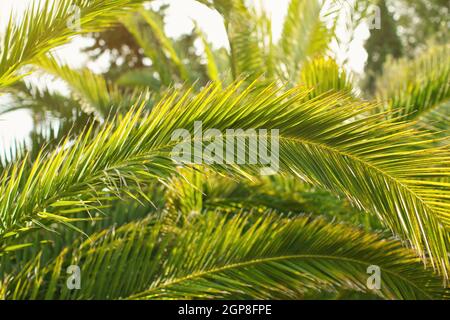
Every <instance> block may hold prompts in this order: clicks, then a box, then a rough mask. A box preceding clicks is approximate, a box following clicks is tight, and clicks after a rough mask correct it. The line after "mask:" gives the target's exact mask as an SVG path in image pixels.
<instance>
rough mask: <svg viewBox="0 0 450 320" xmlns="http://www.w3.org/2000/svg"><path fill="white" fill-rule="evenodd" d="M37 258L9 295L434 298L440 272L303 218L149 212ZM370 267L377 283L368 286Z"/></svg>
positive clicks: (374, 239)
mask: <svg viewBox="0 0 450 320" xmlns="http://www.w3.org/2000/svg"><path fill="white" fill-rule="evenodd" d="M91 239H92V240H87V241H85V242H83V243H81V244H75V245H74V246H73V247H71V248H68V249H64V250H62V251H61V253H60V254H59V255H58V257H56V259H54V261H53V262H52V263H47V264H45V265H44V264H40V258H39V257H37V259H35V260H34V261H32V262H31V263H30V264H29V265H28V266H27V267H26V268H24V269H23V270H21V271H20V272H19V273H18V274H17V275H15V276H14V277H9V278H6V279H7V280H6V281H5V283H4V284H3V287H4V288H3V289H2V290H0V292H3V298H8V299H87V298H89V299H92V298H94V299H104V298H107V299H113V298H122V299H123V298H125V299H179V298H182V299H193V298H203V299H204V298H219V299H220V298H222V299H226V298H229V297H233V299H296V298H301V297H304V296H305V295H308V294H309V295H310V294H311V292H315V291H317V290H321V291H322V292H323V291H325V292H326V291H330V292H333V291H336V290H350V291H357V292H363V293H372V294H376V295H378V296H380V297H382V298H385V299H442V298H445V297H446V296H447V294H448V293H447V292H446V290H445V289H443V288H442V284H441V281H440V278H439V277H437V276H435V275H433V274H432V273H430V272H429V271H425V270H424V269H423V266H422V264H421V263H420V260H419V259H418V258H416V257H415V256H414V254H413V253H412V252H411V251H409V250H407V249H404V248H402V246H401V244H400V243H399V242H397V241H392V240H383V239H381V238H380V237H379V236H378V235H376V234H370V233H365V232H362V231H359V230H357V229H354V228H351V227H348V226H345V225H342V224H336V225H333V224H329V223H327V222H326V221H324V220H322V219H311V218H309V217H296V218H280V217H278V216H274V215H270V214H263V215H257V216H256V215H245V214H238V215H236V216H234V217H232V218H228V217H227V216H221V215H219V214H218V213H205V214H203V215H200V216H198V217H197V218H196V219H195V221H193V222H192V223H191V224H190V227H189V228H182V229H177V230H173V231H171V232H168V231H167V230H166V229H165V228H164V225H161V224H160V223H158V222H154V221H152V220H149V219H145V220H141V221H136V222H133V223H130V224H128V225H125V226H123V227H120V228H118V229H114V228H113V229H110V230H104V231H101V232H99V233H96V234H94V235H92V236H91ZM69 265H78V266H79V267H80V269H81V288H80V289H79V290H68V289H67V287H66V279H67V275H66V274H65V271H64V270H65V268H67V267H68V266H69ZM369 266H377V267H379V269H380V271H381V273H380V276H381V286H380V289H379V290H371V289H369V288H368V286H367V279H368V277H369V276H370V274H368V273H367V269H368V268H369Z"/></svg>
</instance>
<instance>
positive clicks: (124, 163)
mask: <svg viewBox="0 0 450 320" xmlns="http://www.w3.org/2000/svg"><path fill="white" fill-rule="evenodd" d="M141 2H143V1H125V0H117V1H104V0H95V1H81V0H77V1H76V0H64V1H60V2H58V4H54V5H51V3H52V1H50V0H46V1H42V2H41V4H40V5H36V6H33V7H32V8H31V9H30V10H29V11H27V13H26V14H25V16H24V18H23V19H22V20H21V21H15V20H14V19H11V21H10V22H9V23H8V25H7V28H6V32H5V33H4V35H3V38H2V45H1V47H0V50H1V51H0V57H1V58H2V59H1V60H0V90H1V92H2V93H4V94H5V95H8V96H9V97H10V98H11V99H12V100H10V101H12V102H11V104H10V106H9V107H8V108H4V109H3V110H2V112H3V113H6V112H11V111H13V110H16V109H18V108H26V109H28V110H30V112H32V113H33V115H34V116H35V117H34V118H35V129H34V130H33V133H32V138H33V139H32V142H33V143H31V144H30V143H28V144H27V143H18V144H17V145H16V146H15V147H14V148H13V150H5V151H4V152H5V153H6V155H5V156H3V157H2V159H3V164H2V166H1V167H0V170H1V171H0V296H1V297H2V298H4V299H118V298H122V299H123V298H127V299H174V298H175V299H177V298H189V299H198V298H228V299H229V298H231V299H311V298H323V297H327V298H335V299H336V298H342V297H348V296H347V293H348V292H353V294H352V295H351V296H352V297H353V298H361V297H366V296H367V295H370V296H373V297H376V298H383V299H446V298H448V294H449V292H448V286H447V280H448V277H449V271H450V259H449V251H450V237H449V228H450V210H449V209H450V202H449V200H450V184H449V182H448V181H449V180H448V179H449V176H450V149H449V145H448V131H445V130H447V129H448V128H447V127H448V121H445V120H444V118H442V110H446V108H447V109H448V106H449V104H448V91H449V88H448V83H449V75H450V73H449V65H450V64H449V61H448V46H440V47H433V48H430V50H429V52H428V53H424V54H423V56H420V57H417V58H415V59H414V60H399V61H391V60H389V62H388V64H386V65H385V67H384V69H383V71H384V72H383V75H382V76H381V77H380V78H379V79H378V82H377V93H378V94H377V99H378V100H374V101H371V100H368V99H367V96H364V94H363V92H362V93H361V92H360V91H359V90H358V88H357V86H356V84H355V79H354V77H353V76H352V75H351V73H349V72H348V71H347V70H346V69H345V66H341V65H339V64H338V63H337V62H336V61H335V59H333V55H332V54H331V53H330V46H331V42H332V41H335V40H336V32H335V28H336V23H337V21H338V17H339V6H333V5H330V3H328V1H319V0H317V1H303V0H291V2H290V5H289V8H288V14H287V17H286V19H285V22H284V27H283V32H282V35H281V38H280V39H279V40H274V39H273V38H272V32H271V20H270V18H269V15H268V13H267V12H265V11H264V10H263V9H262V8H259V7H257V6H252V5H248V4H247V3H246V2H245V1H243V0H232V1H221V0H214V1H212V0H211V1H209V0H200V1H199V2H201V3H202V4H204V5H206V6H208V7H209V8H211V9H212V10H216V11H217V12H219V13H220V14H221V15H222V17H223V21H224V27H225V29H226V32H227V35H228V40H229V44H230V49H229V50H226V49H223V48H222V49H215V48H214V47H213V46H212V45H211V44H210V43H209V42H208V40H207V37H206V36H205V34H204V32H203V31H202V30H201V29H200V28H199V27H198V26H197V25H195V27H194V29H193V30H192V33H191V35H192V37H194V38H197V39H198V40H199V41H200V42H201V44H202V48H203V57H204V59H203V63H199V60H198V59H197V58H198V56H197V55H192V54H189V53H187V52H184V51H183V48H184V47H183V46H181V45H180V42H179V41H177V40H174V39H171V38H170V37H168V36H167V35H166V34H165V32H164V22H163V20H162V19H161V15H160V14H159V13H158V12H156V11H153V10H152V9H149V8H148V7H140V5H141ZM338 4H339V2H338ZM358 4H359V2H358V1H356V2H355V5H358ZM72 5H77V6H78V8H81V15H80V17H81V25H82V28H81V29H79V30H77V29H73V28H70V27H68V25H67V21H68V20H69V19H70V18H71V15H70V14H71V9H70V8H72ZM136 8H138V10H135V9H136ZM364 10H365V9H364V8H363V9H361V12H363V11H364ZM299 17H302V19H299ZM115 24H120V26H121V27H123V28H126V30H127V32H129V34H131V35H133V37H134V38H135V44H136V45H138V46H140V47H141V49H142V51H139V52H141V53H140V54H142V55H143V56H145V57H146V58H147V59H149V60H150V61H151V65H150V66H148V67H145V66H143V65H139V64H138V65H139V66H141V68H138V69H133V70H131V71H130V70H127V69H126V68H123V67H122V68H120V72H119V74H116V76H115V77H113V78H111V77H108V76H104V75H101V74H95V73H93V72H92V71H91V70H89V69H88V68H83V69H79V70H74V69H72V68H70V67H69V66H67V65H65V64H64V63H62V62H61V61H60V60H59V59H58V58H57V57H55V56H54V54H53V53H52V52H50V50H51V49H52V48H54V47H57V46H59V45H61V44H62V43H65V42H67V41H68V40H69V38H70V37H71V36H73V35H76V34H81V33H89V32H92V31H99V30H102V29H105V28H108V27H110V26H113V27H116V28H117V25H115ZM191 40H192V39H191ZM191 40H190V41H191ZM190 43H191V42H190ZM191 59H192V60H193V61H192V60H191ZM191 62H192V63H191ZM33 72H36V73H42V72H43V73H46V74H51V75H52V76H53V77H55V78H58V79H61V80H63V81H64V82H65V83H66V84H67V86H68V88H69V90H70V95H64V94H60V93H58V92H53V91H51V90H49V89H48V88H46V87H44V88H37V87H34V86H33V85H31V84H29V83H27V79H26V78H24V75H25V73H33ZM387 84H389V85H387ZM48 114H52V115H53V116H54V117H56V118H57V119H58V126H57V127H56V128H55V127H52V125H50V124H49V123H48V120H47V118H48ZM430 114H433V115H434V118H432V117H431V116H430ZM436 117H437V118H438V120H440V122H439V126H437V125H436ZM197 121H202V125H203V130H207V129H218V130H220V131H221V132H225V130H229V129H235V130H234V131H233V133H230V134H229V135H230V136H231V137H232V138H233V139H243V141H247V140H246V139H249V138H250V135H251V134H253V133H252V132H253V131H251V130H252V129H255V131H254V132H256V133H255V134H256V136H257V137H260V138H272V135H273V133H272V131H271V129H278V132H279V136H277V137H278V138H279V162H280V165H279V172H278V173H277V174H276V175H274V176H269V177H261V176H260V169H261V168H260V165H257V164H227V161H226V159H227V156H228V155H229V154H227V152H229V151H227V150H224V152H223V153H215V154H214V155H212V154H210V155H209V156H208V155H205V154H204V155H203V156H204V158H203V161H202V162H201V163H197V164H180V163H175V162H174V161H173V160H172V155H173V148H174V146H175V145H176V143H177V142H176V141H174V140H173V137H172V135H173V133H174V131H175V130H176V129H180V128H184V129H187V130H191V129H193V128H194V126H195V123H196V122H197ZM438 127H439V132H438ZM238 129H242V130H238ZM259 129H263V130H266V131H263V130H259ZM258 130H259V131H258ZM249 141H250V140H248V142H245V143H247V144H248V143H250V142H249ZM188 142H196V143H192V153H193V154H194V155H195V154H197V151H203V148H204V146H205V145H208V144H209V143H210V142H211V141H210V139H209V138H208V137H207V136H202V137H201V138H198V137H194V138H190V140H189V141H188ZM245 152H246V153H245V158H250V157H251V155H250V153H249V151H248V150H246V149H245ZM71 265H79V266H80V267H81V270H82V273H83V283H82V287H81V289H80V290H70V289H69V288H68V287H67V286H66V278H67V275H66V272H65V270H66V268H67V267H68V266H71ZM369 266H377V267H379V268H380V270H381V274H382V285H381V287H380V288H379V289H377V290H372V289H370V288H369V287H368V286H367V285H366V281H367V277H368V274H367V268H368V267H369Z"/></svg>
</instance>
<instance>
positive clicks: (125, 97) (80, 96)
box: [34, 56, 138, 121]
mask: <svg viewBox="0 0 450 320" xmlns="http://www.w3.org/2000/svg"><path fill="white" fill-rule="evenodd" d="M34 64H35V65H36V66H38V67H39V68H40V69H42V70H44V71H45V72H47V73H49V74H52V75H53V76H56V77H58V78H59V79H62V80H63V81H65V82H66V83H67V85H68V86H69V88H70V89H71V90H72V92H73V93H74V96H75V98H76V99H77V100H79V101H80V107H81V109H82V110H83V111H84V112H85V113H87V114H94V115H95V116H96V118H97V119H99V120H100V121H101V120H103V119H105V118H106V117H108V116H109V115H111V114H116V113H117V112H119V111H123V110H124V109H125V110H127V109H128V108H130V106H131V105H132V104H133V102H135V101H136V99H137V96H138V94H137V93H138V91H137V90H135V91H134V92H130V91H128V92H126V91H124V90H121V89H120V88H119V87H118V86H117V85H116V84H114V83H110V82H109V81H107V80H106V79H105V78H104V77H103V76H101V75H98V74H94V73H93V72H92V71H91V70H89V69H88V68H83V69H81V70H74V69H72V68H70V67H69V66H67V65H64V64H62V63H61V62H60V61H58V60H57V59H56V58H55V57H53V56H42V57H40V58H39V59H38V60H36V62H35V63H34Z"/></svg>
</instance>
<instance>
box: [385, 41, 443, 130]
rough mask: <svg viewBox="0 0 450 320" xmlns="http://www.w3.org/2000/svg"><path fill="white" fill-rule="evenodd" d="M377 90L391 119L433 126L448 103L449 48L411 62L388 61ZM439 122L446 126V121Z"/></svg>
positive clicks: (425, 53) (440, 49)
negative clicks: (437, 114) (437, 116)
mask: <svg viewBox="0 0 450 320" xmlns="http://www.w3.org/2000/svg"><path fill="white" fill-rule="evenodd" d="M377 88H378V96H379V99H381V100H382V101H385V102H387V105H388V108H389V109H390V110H392V111H393V115H395V116H403V117H405V118H406V119H413V120H415V119H417V120H419V124H422V125H423V126H427V125H428V127H430V126H432V125H433V123H434V121H433V119H434V120H436V117H435V116H436V113H443V114H445V110H446V106H447V105H448V102H449V101H450V45H443V46H438V47H431V48H430V49H428V50H427V51H426V52H424V53H423V54H422V55H420V56H418V57H417V58H415V59H412V60H409V59H405V58H404V59H400V60H398V61H392V60H390V61H388V62H387V63H386V65H385V66H384V73H383V76H382V77H380V78H379V79H378V80H377ZM440 108H442V109H443V110H441V111H440V112H439V109H440ZM441 122H442V123H446V122H447V124H448V121H447V119H446V118H445V117H444V118H443V119H442V120H441ZM447 129H448V127H447Z"/></svg>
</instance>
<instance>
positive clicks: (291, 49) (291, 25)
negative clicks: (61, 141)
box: [280, 0, 334, 83]
mask: <svg viewBox="0 0 450 320" xmlns="http://www.w3.org/2000/svg"><path fill="white" fill-rule="evenodd" d="M323 8H324V1H322V0H312V1H305V0H291V1H290V3H289V8H288V13H287V16H286V20H285V22H284V25H283V32H282V35H281V39H280V50H281V52H280V55H281V56H280V60H281V61H282V62H283V64H284V66H285V76H284V79H286V80H289V82H290V83H297V82H298V78H299V75H300V69H301V66H302V64H303V63H304V62H306V61H307V60H308V59H309V58H311V57H314V56H316V55H323V54H325V53H326V52H325V51H326V50H327V49H328V46H329V43H330V41H331V39H332V37H333V36H334V28H327V26H326V24H325V21H324V18H325V17H326V16H330V15H331V14H332V12H324V10H323Z"/></svg>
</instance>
